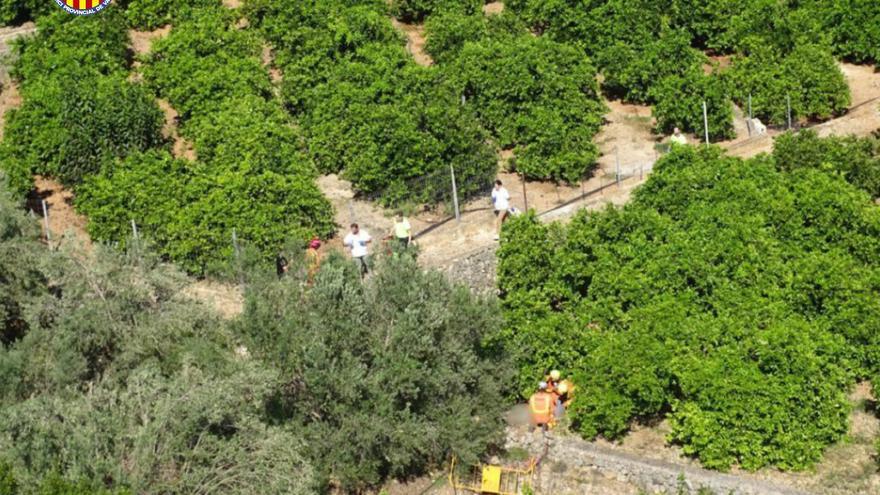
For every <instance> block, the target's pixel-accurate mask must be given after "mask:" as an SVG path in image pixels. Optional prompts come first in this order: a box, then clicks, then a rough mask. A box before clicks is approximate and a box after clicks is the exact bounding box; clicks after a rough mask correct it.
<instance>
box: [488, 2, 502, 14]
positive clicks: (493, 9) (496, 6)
mask: <svg viewBox="0 0 880 495" xmlns="http://www.w3.org/2000/svg"><path fill="white" fill-rule="evenodd" d="M502 12H504V2H489V3H487V4H486V5H483V14H485V15H497V14H500V13H502Z"/></svg>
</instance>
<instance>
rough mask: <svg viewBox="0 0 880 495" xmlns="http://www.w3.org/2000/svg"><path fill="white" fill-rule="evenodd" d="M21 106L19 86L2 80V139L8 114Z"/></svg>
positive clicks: (0, 81)
mask: <svg viewBox="0 0 880 495" xmlns="http://www.w3.org/2000/svg"><path fill="white" fill-rule="evenodd" d="M20 106H21V94H20V93H19V92H18V85H17V84H15V82H13V81H10V80H9V79H8V78H6V79H5V80H0V139H3V131H4V129H5V127H6V112H8V111H9V110H11V109H13V108H18V107H20Z"/></svg>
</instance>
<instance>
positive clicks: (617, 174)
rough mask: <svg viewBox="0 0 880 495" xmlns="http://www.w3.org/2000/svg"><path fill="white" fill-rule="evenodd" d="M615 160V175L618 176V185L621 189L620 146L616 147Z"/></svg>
mask: <svg viewBox="0 0 880 495" xmlns="http://www.w3.org/2000/svg"><path fill="white" fill-rule="evenodd" d="M614 160H615V163H616V169H615V173H614V175H615V176H616V180H617V187H618V189H619V188H620V148H619V147H617V146H615V147H614Z"/></svg>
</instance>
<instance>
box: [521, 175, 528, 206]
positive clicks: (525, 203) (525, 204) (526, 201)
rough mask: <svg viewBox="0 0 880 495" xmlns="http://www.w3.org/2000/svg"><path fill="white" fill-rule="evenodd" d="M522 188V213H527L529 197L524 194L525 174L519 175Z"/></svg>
mask: <svg viewBox="0 0 880 495" xmlns="http://www.w3.org/2000/svg"><path fill="white" fill-rule="evenodd" d="M520 177H521V178H522V179H521V180H522V187H523V211H529V196H528V194H527V193H526V174H521V175H520Z"/></svg>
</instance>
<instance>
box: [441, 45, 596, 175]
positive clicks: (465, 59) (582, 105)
mask: <svg viewBox="0 0 880 495" xmlns="http://www.w3.org/2000/svg"><path fill="white" fill-rule="evenodd" d="M446 70H447V74H448V76H447V77H449V78H450V79H452V80H454V81H455V84H456V85H457V88H458V89H459V91H460V94H463V95H464V96H465V97H466V99H467V104H468V105H470V106H472V107H474V108H475V111H476V113H477V114H478V115H479V118H480V120H481V122H482V123H483V125H484V126H485V127H486V128H487V129H488V130H489V131H490V132H491V133H492V134H493V136H494V137H495V139H496V140H497V142H498V145H499V146H500V147H502V148H509V147H514V150H515V152H516V169H517V170H518V171H519V172H522V173H523V174H525V175H526V176H527V177H530V178H538V179H554V180H565V181H570V182H576V181H577V180H579V179H580V178H581V177H582V176H584V175H585V174H587V172H589V171H590V170H591V169H592V167H594V166H595V162H596V159H597V158H598V150H597V148H596V146H595V144H593V143H592V137H593V136H594V135H595V134H596V132H598V130H599V127H600V125H601V123H602V114H603V113H604V111H605V107H604V105H603V104H602V102H601V101H600V99H599V95H598V85H597V84H596V80H595V69H594V68H593V66H592V65H591V64H590V62H589V61H587V60H584V58H583V56H582V55H580V54H579V53H578V51H577V50H576V49H574V48H572V47H569V46H566V45H562V44H559V43H556V42H553V41H550V40H547V39H545V38H535V37H532V36H527V35H526V36H520V37H518V38H515V39H513V40H510V41H508V42H489V41H486V42H483V43H469V44H466V45H465V47H464V49H463V50H462V52H461V54H460V56H459V57H458V58H457V59H456V60H455V63H454V64H453V65H450V66H449V67H448V68H447V69H446Z"/></svg>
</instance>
